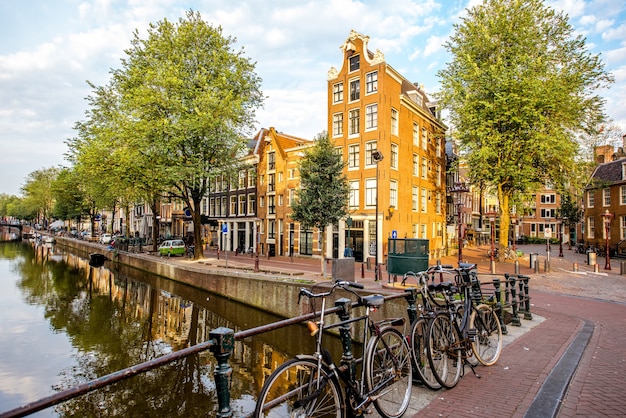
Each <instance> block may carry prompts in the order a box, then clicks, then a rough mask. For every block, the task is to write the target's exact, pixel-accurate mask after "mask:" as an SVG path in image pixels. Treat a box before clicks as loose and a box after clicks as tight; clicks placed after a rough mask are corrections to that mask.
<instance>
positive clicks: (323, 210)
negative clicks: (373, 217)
mask: <svg viewBox="0 0 626 418" xmlns="http://www.w3.org/2000/svg"><path fill="white" fill-rule="evenodd" d="M315 139H316V144H315V146H314V147H312V148H310V149H308V150H307V151H306V152H305V156H304V158H302V160H301V161H300V187H301V188H300V190H299V191H298V196H297V199H296V201H295V202H294V203H293V204H292V210H293V212H292V214H291V218H292V219H293V220H295V221H297V222H300V224H301V225H302V226H303V227H304V228H306V229H311V228H318V229H319V230H320V231H323V230H324V228H326V227H327V226H328V225H332V224H335V223H337V222H338V221H339V219H341V218H343V217H345V216H346V215H347V214H348V199H349V192H350V189H349V186H348V181H347V179H346V177H345V175H344V174H343V168H344V166H345V163H344V162H343V160H342V157H341V154H339V153H338V152H337V151H336V150H335V148H334V147H333V145H332V143H331V142H330V139H329V138H328V133H327V132H326V131H324V132H322V133H320V134H318V135H317V136H316V138H315ZM321 236H322V243H321V244H322V248H324V234H323V233H322V234H321ZM323 263H324V259H323V258H322V264H323ZM322 270H323V268H322Z"/></svg>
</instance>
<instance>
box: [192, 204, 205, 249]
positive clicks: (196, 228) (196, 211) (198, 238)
mask: <svg viewBox="0 0 626 418" xmlns="http://www.w3.org/2000/svg"><path fill="white" fill-rule="evenodd" d="M201 201H202V200H201V199H197V200H196V199H193V211H192V212H191V219H192V220H193V245H194V250H193V259H194V260H198V259H200V258H204V252H203V251H202V250H203V248H202V215H201V214H200V204H201Z"/></svg>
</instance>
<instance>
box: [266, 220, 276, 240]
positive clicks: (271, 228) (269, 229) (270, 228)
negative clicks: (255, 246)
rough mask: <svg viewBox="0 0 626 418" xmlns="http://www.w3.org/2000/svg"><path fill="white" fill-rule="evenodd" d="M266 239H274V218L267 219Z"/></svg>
mask: <svg viewBox="0 0 626 418" xmlns="http://www.w3.org/2000/svg"><path fill="white" fill-rule="evenodd" d="M267 239H276V221H275V220H274V219H270V220H268V221H267Z"/></svg>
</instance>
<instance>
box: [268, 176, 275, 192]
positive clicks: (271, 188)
mask: <svg viewBox="0 0 626 418" xmlns="http://www.w3.org/2000/svg"><path fill="white" fill-rule="evenodd" d="M267 191H268V192H275V191H276V174H274V173H271V174H268V175H267Z"/></svg>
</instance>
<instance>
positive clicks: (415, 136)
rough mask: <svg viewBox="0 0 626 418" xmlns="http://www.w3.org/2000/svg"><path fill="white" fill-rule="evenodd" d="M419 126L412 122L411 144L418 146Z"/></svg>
mask: <svg viewBox="0 0 626 418" xmlns="http://www.w3.org/2000/svg"><path fill="white" fill-rule="evenodd" d="M419 129H420V126H419V125H418V124H417V123H415V122H413V145H414V146H416V147H419V146H420V131H419Z"/></svg>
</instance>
